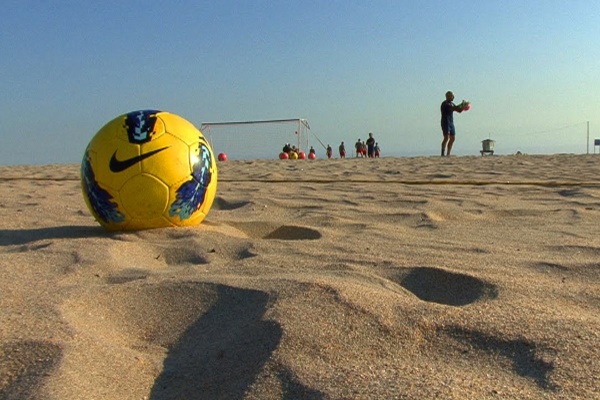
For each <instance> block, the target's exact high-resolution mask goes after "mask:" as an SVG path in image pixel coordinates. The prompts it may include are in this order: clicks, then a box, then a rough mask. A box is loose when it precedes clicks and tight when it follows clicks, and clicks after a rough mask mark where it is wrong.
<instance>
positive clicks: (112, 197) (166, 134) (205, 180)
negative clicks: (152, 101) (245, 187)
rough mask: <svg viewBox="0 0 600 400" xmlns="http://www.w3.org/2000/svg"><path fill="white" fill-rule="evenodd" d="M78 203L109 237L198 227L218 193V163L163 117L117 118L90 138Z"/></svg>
mask: <svg viewBox="0 0 600 400" xmlns="http://www.w3.org/2000/svg"><path fill="white" fill-rule="evenodd" d="M81 186H82V191H83V197H84V199H85V202H86V204H87V206H88V208H89V209H90V211H91V213H92V215H93V216H94V218H96V220H97V221H98V222H99V223H100V225H102V226H103V227H104V228H106V229H107V230H110V231H116V230H136V229H151V228H161V227H170V226H193V225H198V224H199V223H200V222H202V220H203V219H204V218H205V217H206V214H207V213H208V211H209V210H210V207H211V206H212V203H213V201H214V198H215V194H216V192H217V163H216V160H215V157H214V154H213V151H212V149H211V147H210V145H209V143H208V142H207V141H206V139H205V138H204V136H203V135H202V133H201V132H200V131H199V130H198V129H197V128H196V127H195V126H194V125H193V124H192V123H190V122H189V121H187V120H185V119H183V118H181V117H180V116H178V115H175V114H171V113H169V112H164V111H156V110H141V111H134V112H130V113H128V114H124V115H121V116H119V117H117V118H115V119H113V120H112V121H110V122H109V123H107V124H106V125H104V126H103V127H102V128H101V129H100V130H99V131H98V133H96V135H95V136H94V137H93V138H92V140H91V141H90V143H89V145H88V146H87V149H86V150H85V154H84V156H83V161H82V162H81Z"/></svg>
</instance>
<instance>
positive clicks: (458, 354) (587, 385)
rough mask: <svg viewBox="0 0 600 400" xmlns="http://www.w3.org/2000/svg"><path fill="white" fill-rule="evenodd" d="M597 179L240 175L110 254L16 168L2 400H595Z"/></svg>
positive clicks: (599, 391) (457, 165) (451, 171)
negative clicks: (188, 215) (183, 218)
mask: <svg viewBox="0 0 600 400" xmlns="http://www.w3.org/2000/svg"><path fill="white" fill-rule="evenodd" d="M599 176H600V157H598V156H594V155H549V156H498V157H450V158H439V157H415V158H382V159H377V160H366V159H347V160H338V159H336V160H316V161H305V160H297V161H291V160H286V161H280V160H272V161H268V160H256V161H227V162H225V163H220V164H219V187H218V192H217V198H216V200H215V202H214V205H213V207H212V210H211V211H210V213H209V215H208V217H207V219H206V220H205V221H204V222H203V223H202V225H200V226H198V227H194V228H177V229H157V230H147V231H140V232H125V233H106V232H105V231H104V230H103V229H102V228H101V227H100V226H99V225H98V224H97V223H96V222H95V221H94V220H93V218H92V217H91V215H90V214H89V212H88V211H87V208H86V206H85V204H84V202H83V199H82V196H81V191H80V184H79V165H72V164H70V165H51V166H12V167H0V216H1V221H2V223H1V226H0V252H1V253H2V257H1V258H0V321H1V324H0V398H2V399H26V398H35V399H92V398H93V399H144V398H145V399H156V400H158V399H238V398H239V399H241V398H244V399H498V398H503V399H517V398H518V399H525V398H527V399H554V398H556V399H594V398H600V383H599V382H600V380H599V379H598V377H600V362H598V360H599V359H600V329H599V327H600V262H599V260H600V224H599V221H600V180H599V179H598V177H599Z"/></svg>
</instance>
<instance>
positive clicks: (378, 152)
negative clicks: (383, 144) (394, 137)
mask: <svg viewBox="0 0 600 400" xmlns="http://www.w3.org/2000/svg"><path fill="white" fill-rule="evenodd" d="M379 154H381V149H380V148H379V143H377V142H375V158H379Z"/></svg>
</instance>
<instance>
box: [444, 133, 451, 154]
mask: <svg viewBox="0 0 600 400" xmlns="http://www.w3.org/2000/svg"><path fill="white" fill-rule="evenodd" d="M449 136H450V135H448V134H447V133H444V140H442V157H443V156H444V155H445V154H446V144H447V143H448V137H449ZM449 150H450V149H448V151H449Z"/></svg>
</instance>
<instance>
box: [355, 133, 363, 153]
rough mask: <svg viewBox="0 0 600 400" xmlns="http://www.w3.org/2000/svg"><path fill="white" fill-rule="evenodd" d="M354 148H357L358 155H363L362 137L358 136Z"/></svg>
mask: <svg viewBox="0 0 600 400" xmlns="http://www.w3.org/2000/svg"><path fill="white" fill-rule="evenodd" d="M354 148H355V149H356V157H361V156H362V143H361V141H360V138H358V140H357V141H356V143H355V144H354Z"/></svg>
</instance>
